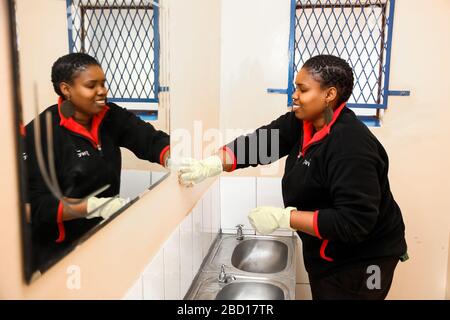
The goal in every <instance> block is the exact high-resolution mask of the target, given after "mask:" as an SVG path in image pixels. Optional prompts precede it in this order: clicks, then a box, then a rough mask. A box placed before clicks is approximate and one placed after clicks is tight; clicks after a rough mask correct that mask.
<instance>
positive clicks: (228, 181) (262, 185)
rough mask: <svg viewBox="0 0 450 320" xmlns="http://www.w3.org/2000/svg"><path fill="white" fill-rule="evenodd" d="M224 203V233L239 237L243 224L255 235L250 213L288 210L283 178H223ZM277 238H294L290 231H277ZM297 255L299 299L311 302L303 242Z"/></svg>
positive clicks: (247, 231) (297, 294) (245, 229)
mask: <svg viewBox="0 0 450 320" xmlns="http://www.w3.org/2000/svg"><path fill="white" fill-rule="evenodd" d="M220 192H221V194H220V201H221V215H222V231H223V232H224V233H235V232H236V227H235V226H236V225H237V224H243V225H244V232H245V233H246V234H255V233H256V231H255V230H254V229H253V228H252V226H251V225H250V223H249V221H248V218H247V216H248V212H249V211H250V210H251V209H253V208H255V207H258V206H273V207H284V205H283V197H282V195H281V178H266V177H232V176H231V177H221V178H220ZM273 234H274V235H281V236H283V235H284V236H290V235H292V232H290V231H288V230H277V231H275V232H274V233H273ZM298 243H299V251H298V252H299V254H298V255H297V285H296V298H297V299H300V300H308V299H311V290H310V287H309V279H308V275H307V273H306V270H305V266H304V263H303V256H302V248H301V241H300V238H299V239H298Z"/></svg>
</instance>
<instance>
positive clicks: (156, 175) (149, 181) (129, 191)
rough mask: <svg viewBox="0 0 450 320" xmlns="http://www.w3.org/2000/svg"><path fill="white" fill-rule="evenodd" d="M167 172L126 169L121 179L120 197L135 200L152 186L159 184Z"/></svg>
mask: <svg viewBox="0 0 450 320" xmlns="http://www.w3.org/2000/svg"><path fill="white" fill-rule="evenodd" d="M164 175H166V172H164V171H148V170H130V169H125V170H122V172H121V177H120V197H121V198H125V199H126V198H130V199H134V198H136V197H137V196H138V195H140V194H142V193H143V192H144V191H145V190H147V189H148V188H149V187H150V186H151V185H153V184H154V183H156V182H158V181H159V180H160V179H161V178H162V177H163V176H164Z"/></svg>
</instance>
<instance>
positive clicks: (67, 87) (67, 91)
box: [59, 82, 70, 99]
mask: <svg viewBox="0 0 450 320" xmlns="http://www.w3.org/2000/svg"><path fill="white" fill-rule="evenodd" d="M59 90H61V93H62V94H63V95H64V97H65V98H66V99H70V85H69V84H68V83H66V82H61V83H60V84H59Z"/></svg>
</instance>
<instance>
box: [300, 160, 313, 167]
mask: <svg viewBox="0 0 450 320" xmlns="http://www.w3.org/2000/svg"><path fill="white" fill-rule="evenodd" d="M302 165H304V166H308V167H309V166H310V165H311V160H306V159H305V160H303V162H302Z"/></svg>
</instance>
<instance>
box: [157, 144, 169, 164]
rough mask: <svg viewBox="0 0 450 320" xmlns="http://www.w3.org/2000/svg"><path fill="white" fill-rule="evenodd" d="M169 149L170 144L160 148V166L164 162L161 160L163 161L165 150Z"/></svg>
mask: <svg viewBox="0 0 450 320" xmlns="http://www.w3.org/2000/svg"><path fill="white" fill-rule="evenodd" d="M169 150H170V145H168V146H165V147H164V149H162V150H161V153H160V154H159V163H160V164H161V165H162V166H164V163H163V161H164V156H165V154H166V152H167V151H169Z"/></svg>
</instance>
